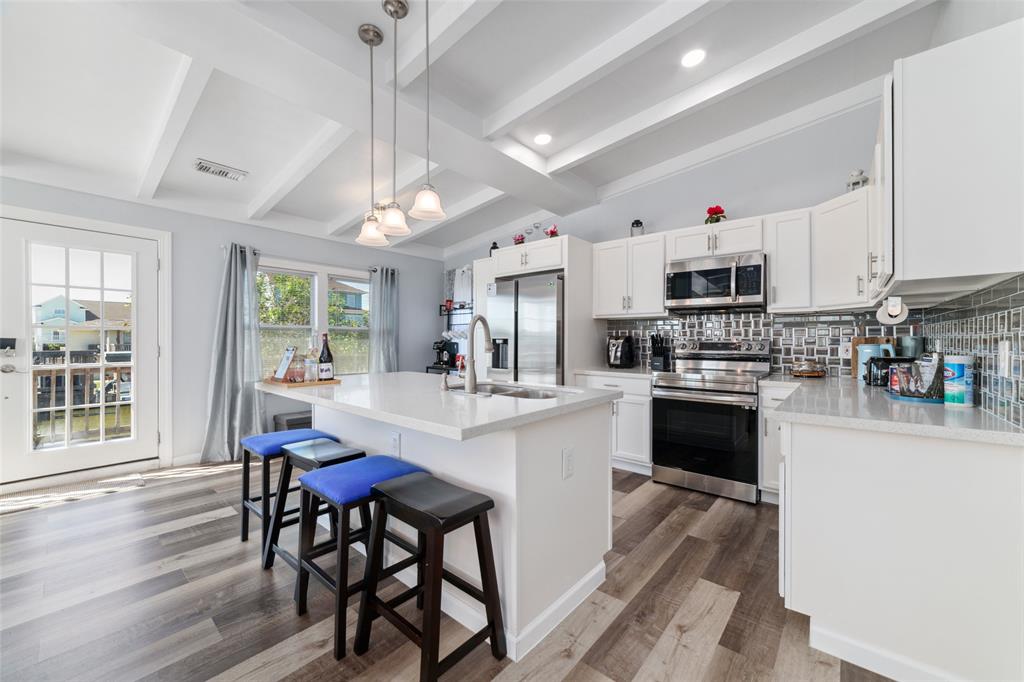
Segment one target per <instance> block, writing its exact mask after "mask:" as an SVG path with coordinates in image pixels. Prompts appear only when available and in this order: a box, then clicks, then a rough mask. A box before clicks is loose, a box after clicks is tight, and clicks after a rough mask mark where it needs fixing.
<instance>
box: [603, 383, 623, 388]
mask: <svg viewBox="0 0 1024 682" xmlns="http://www.w3.org/2000/svg"><path fill="white" fill-rule="evenodd" d="M601 385H602V386H605V387H607V388H619V385H618V384H601Z"/></svg>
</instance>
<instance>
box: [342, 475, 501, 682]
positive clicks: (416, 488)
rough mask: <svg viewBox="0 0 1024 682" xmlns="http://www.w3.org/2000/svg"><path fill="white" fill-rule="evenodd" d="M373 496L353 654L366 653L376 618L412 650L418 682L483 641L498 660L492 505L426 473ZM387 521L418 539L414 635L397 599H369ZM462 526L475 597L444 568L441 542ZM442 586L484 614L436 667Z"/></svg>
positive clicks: (498, 617) (498, 615)
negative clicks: (470, 549) (419, 605)
mask: <svg viewBox="0 0 1024 682" xmlns="http://www.w3.org/2000/svg"><path fill="white" fill-rule="evenodd" d="M373 490H374V492H375V493H377V497H376V500H375V503H374V510H373V524H372V526H371V530H370V547H369V554H368V555H367V556H368V558H367V561H366V576H365V583H366V584H365V589H364V590H363V596H362V599H361V601H360V603H359V621H358V625H357V626H356V637H355V642H354V644H353V649H354V650H355V652H356V653H357V654H364V653H366V651H367V650H368V649H369V646H370V629H371V627H372V624H373V620H374V619H376V618H377V616H383V617H384V618H385V619H386V620H387V621H389V622H390V623H391V624H392V625H394V626H395V627H396V628H398V630H399V631H401V633H402V634H404V635H405V636H406V637H408V638H409V639H410V640H412V642H414V643H415V644H416V645H417V646H419V647H420V681H421V682H428V681H430V682H432V681H433V680H436V679H437V678H438V677H439V676H441V675H443V674H444V673H445V672H446V671H448V670H449V669H450V668H451V667H452V666H453V665H455V664H456V663H458V662H459V661H460V660H461V659H462V658H463V657H464V656H466V654H468V653H469V652H470V651H472V650H473V649H475V648H476V647H477V645H479V644H480V643H481V642H483V641H484V640H485V639H487V638H488V637H489V638H490V640H491V654H492V655H493V656H494V657H495V658H497V659H498V660H501V659H502V658H504V657H505V653H506V649H505V630H504V626H503V625H502V618H501V602H500V601H499V598H498V579H497V576H496V573H495V570H494V551H493V547H492V546H491V531H490V526H489V525H488V523H487V511H488V510H490V509H493V508H494V500H492V499H491V498H489V497H487V496H486V495H481V494H480V493H476V492H473V491H471V490H466V489H465V488H460V487H459V486H456V485H452V484H451V483H448V482H446V481H442V480H441V479H439V478H436V477H434V476H431V475H430V474H427V473H414V474H408V475H406V476H402V477H401V478H394V479H391V480H389V481H385V482H383V483H378V484H376V485H374V486H373ZM389 516H393V517H394V518H396V519H398V520H400V521H404V522H405V523H407V524H409V525H410V526H412V527H413V528H415V529H416V530H417V532H419V533H421V534H422V536H425V543H426V547H425V549H424V555H425V556H424V560H423V572H422V575H423V577H422V579H421V580H422V583H423V584H422V585H421V586H420V585H417V587H416V588H413V589H414V590H418V588H420V587H422V592H423V627H422V629H417V628H416V626H414V625H413V624H412V623H410V622H409V621H408V620H406V619H405V618H403V617H402V616H401V615H400V614H399V613H398V612H397V611H395V606H397V605H398V604H399V603H401V601H403V600H400V597H402V596H404V595H399V596H398V597H395V598H394V599H391V600H389V601H386V602H385V601H383V600H381V599H380V598H379V597H378V596H377V585H378V583H379V581H380V578H381V576H382V575H383V572H382V570H381V566H382V561H383V549H384V543H383V539H384V533H385V528H386V526H387V520H388V517H389ZM468 523H472V524H473V530H474V532H475V535H476V550H477V558H478V559H479V562H480V579H481V583H482V589H480V588H477V587H475V586H474V585H472V584H471V583H469V582H467V581H466V580H464V579H463V578H460V577H459V576H457V575H455V574H454V573H452V572H451V571H448V570H446V569H445V568H444V536H445V535H446V534H447V533H450V532H451V531H453V530H456V529H458V528H461V527H462V526H464V525H466V524H468ZM442 579H443V580H447V581H448V582H449V583H451V584H452V585H454V586H455V587H457V588H458V589H460V590H462V591H463V592H465V593H466V594H468V595H469V596H471V597H473V598H474V599H476V600H477V601H480V602H482V603H483V605H484V609H485V610H486V612H487V625H486V626H485V627H484V628H483V629H482V630H480V631H479V632H476V633H474V634H473V635H472V636H470V637H469V639H467V640H466V641H465V642H463V643H462V644H460V645H459V646H458V647H457V648H456V649H455V650H454V651H452V652H451V653H450V654H448V655H447V656H445V658H444V659H443V660H441V661H438V656H439V647H440V642H441V581H442ZM406 598H408V597H406Z"/></svg>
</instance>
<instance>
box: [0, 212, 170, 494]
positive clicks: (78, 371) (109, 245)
mask: <svg viewBox="0 0 1024 682" xmlns="http://www.w3.org/2000/svg"><path fill="white" fill-rule="evenodd" d="M157 253H158V247H157V243H156V242H155V241H153V240H150V239H141V238H137V237H127V236H123V235H116V234H109V233H105V232H97V231H92V230H82V229H74V228H68V227H57V226H53V225H43V224H39V223H32V222H25V221H20V220H10V219H0V337H4V338H13V339H15V346H16V349H15V352H14V354H13V356H12V355H10V354H9V353H8V354H7V355H6V356H5V353H4V352H3V351H0V365H3V372H2V373H0V427H2V433H0V483H10V482H13V481H23V480H25V479H31V478H37V477H41V476H50V475H54V474H61V473H67V472H72V471H80V470H83V469H91V468H95V467H101V466H109V465H113V464H122V463H125V462H133V461H139V460H145V459H152V458H156V457H157V456H158V447H157V446H158V442H157V438H158V436H157V423H158V422H157V414H158V409H157V408H158V405H157V376H158V375H157V372H158V368H157V365H158V362H157V353H158V347H157V319H158V318H157V312H158V305H157V304H158V301H157V296H158V288H157V276H158V275H157V267H158V263H157Z"/></svg>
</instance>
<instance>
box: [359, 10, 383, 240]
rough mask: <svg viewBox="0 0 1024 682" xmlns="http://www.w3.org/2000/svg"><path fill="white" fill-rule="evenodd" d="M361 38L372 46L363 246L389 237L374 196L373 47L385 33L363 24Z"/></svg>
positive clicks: (362, 229)
mask: <svg viewBox="0 0 1024 682" xmlns="http://www.w3.org/2000/svg"><path fill="white" fill-rule="evenodd" d="M359 39H360V40H362V41H363V42H364V43H365V44H366V45H368V46H369V48H370V210H369V211H367V212H366V214H365V215H364V216H363V226H362V228H360V230H359V236H358V237H356V244H362V245H363V246H387V245H388V238H387V237H385V236H384V233H383V232H381V231H380V223H379V222H378V220H377V213H376V210H375V209H376V204H375V203H374V197H373V170H374V168H373V145H374V142H375V138H374V136H373V48H375V47H377V46H378V45H380V44H381V43H382V42H383V41H384V34H383V33H381V31H380V29H379V28H377V27H376V26H374V25H373V24H363V25H362V26H360V27H359Z"/></svg>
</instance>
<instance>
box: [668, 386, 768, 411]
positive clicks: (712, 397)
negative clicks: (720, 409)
mask: <svg viewBox="0 0 1024 682" xmlns="http://www.w3.org/2000/svg"><path fill="white" fill-rule="evenodd" d="M651 396H653V397H655V398H667V399H668V400H685V401H688V402H695V403H716V404H719V405H742V406H745V407H757V396H756V395H737V394H735V393H733V394H723V393H707V392H704V391H680V390H679V389H674V388H670V389H664V388H655V389H653V390H652V391H651Z"/></svg>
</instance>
